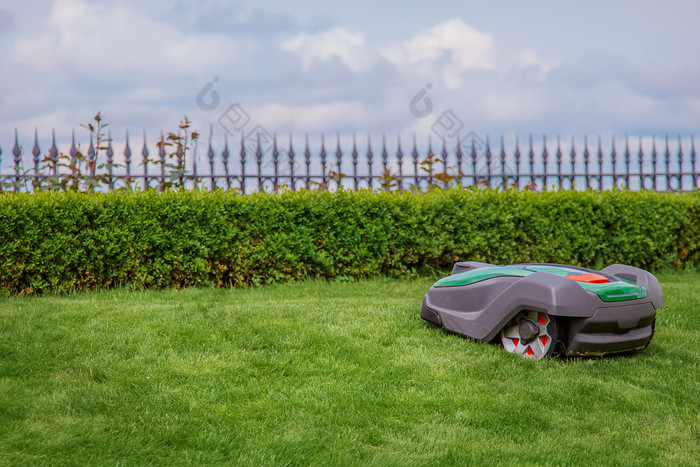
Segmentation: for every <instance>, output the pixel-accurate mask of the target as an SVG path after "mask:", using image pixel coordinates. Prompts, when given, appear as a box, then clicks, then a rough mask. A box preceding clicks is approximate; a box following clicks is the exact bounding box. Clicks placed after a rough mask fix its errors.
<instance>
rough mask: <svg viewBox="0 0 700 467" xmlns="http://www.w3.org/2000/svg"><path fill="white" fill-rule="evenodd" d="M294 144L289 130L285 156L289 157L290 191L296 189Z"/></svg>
mask: <svg viewBox="0 0 700 467" xmlns="http://www.w3.org/2000/svg"><path fill="white" fill-rule="evenodd" d="M295 157H296V155H295V154H294V145H293V144H292V132H291V131H290V132H289V151H287V158H288V159H289V186H290V189H291V190H292V191H295V190H296V180H295V179H294V166H295V165H296V162H295V161H294V158H295Z"/></svg>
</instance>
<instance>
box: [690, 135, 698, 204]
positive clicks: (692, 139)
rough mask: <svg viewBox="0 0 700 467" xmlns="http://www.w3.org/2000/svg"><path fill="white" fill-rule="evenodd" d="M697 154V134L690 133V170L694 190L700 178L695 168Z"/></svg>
mask: <svg viewBox="0 0 700 467" xmlns="http://www.w3.org/2000/svg"><path fill="white" fill-rule="evenodd" d="M696 156H697V153H696V152H695V136H694V135H690V164H691V169H690V172H691V173H692V175H693V190H695V189H696V188H697V187H698V178H699V177H700V174H698V172H697V171H696V169H695V161H696V160H695V158H696Z"/></svg>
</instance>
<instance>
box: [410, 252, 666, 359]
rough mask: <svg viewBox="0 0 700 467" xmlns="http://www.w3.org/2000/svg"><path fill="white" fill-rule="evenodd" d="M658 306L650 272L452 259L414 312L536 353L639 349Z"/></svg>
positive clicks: (529, 354) (509, 348) (620, 267)
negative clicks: (450, 266) (447, 272)
mask: <svg viewBox="0 0 700 467" xmlns="http://www.w3.org/2000/svg"><path fill="white" fill-rule="evenodd" d="M663 304H664V296H663V293H662V292H661V287H660V286H659V282H658V281H657V280H656V277H654V276H653V275H652V274H650V273H648V272H646V271H644V270H642V269H638V268H634V267H631V266H624V265H621V264H614V265H612V266H608V267H607V268H605V269H603V270H601V271H594V270H591V269H584V268H579V267H576V266H565V265H561V264H513V265H509V266H496V265H493V264H487V263H478V262H474V261H469V262H459V263H456V264H455V265H454V268H453V269H452V274H451V275H450V276H448V277H445V278H443V279H441V280H439V281H437V282H436V283H435V284H433V286H432V287H431V288H430V290H429V291H428V293H427V294H426V296H425V299H424V300H423V306H422V307H421V313H420V315H421V318H423V319H424V320H426V321H429V322H431V323H433V324H436V325H438V326H440V327H442V328H444V329H446V330H448V331H450V332H454V333H456V334H460V335H463V336H467V337H471V338H474V339H477V340H480V341H483V342H491V341H496V342H500V343H501V344H502V345H503V347H504V348H505V349H506V350H507V351H508V352H510V353H516V354H521V355H524V356H526V357H530V358H534V359H538V360H539V359H541V358H543V357H547V356H551V355H553V354H555V353H557V354H562V355H565V356H591V355H604V354H608V353H616V352H628V351H634V350H641V349H644V348H646V346H647V345H649V342H650V341H651V338H652V336H653V334H654V326H655V323H656V310H658V309H659V308H660V307H661V306H662V305H663Z"/></svg>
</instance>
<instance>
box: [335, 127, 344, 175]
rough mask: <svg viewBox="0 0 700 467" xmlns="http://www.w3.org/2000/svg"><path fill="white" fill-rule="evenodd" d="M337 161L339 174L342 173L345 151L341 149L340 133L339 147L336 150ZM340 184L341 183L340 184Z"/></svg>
mask: <svg viewBox="0 0 700 467" xmlns="http://www.w3.org/2000/svg"><path fill="white" fill-rule="evenodd" d="M335 161H336V164H337V169H336V170H337V171H338V174H340V173H342V170H341V168H342V162H343V151H342V150H341V149H340V133H338V141H337V146H336V149H335ZM338 184H340V182H339V183H338Z"/></svg>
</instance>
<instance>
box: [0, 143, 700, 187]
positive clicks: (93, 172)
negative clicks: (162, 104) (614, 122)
mask: <svg viewBox="0 0 700 467" xmlns="http://www.w3.org/2000/svg"><path fill="white" fill-rule="evenodd" d="M212 136H213V135H210V137H209V140H208V142H203V141H202V140H201V139H200V140H197V141H196V142H195V143H194V144H193V145H191V147H188V148H187V149H184V148H178V149H177V151H176V152H175V153H170V154H168V153H167V152H166V150H165V145H164V144H162V143H163V142H164V141H165V138H164V137H163V135H161V136H160V138H159V139H158V140H157V141H155V142H154V143H153V145H151V146H149V143H148V139H147V137H146V134H145V133H144V135H143V140H142V141H139V142H138V144H137V145H136V146H137V147H140V148H141V149H140V151H138V152H137V153H135V152H134V151H132V149H131V146H132V144H133V143H132V142H131V141H130V139H129V134H128V133H126V137H125V139H124V141H123V143H122V144H121V145H119V144H117V143H116V142H115V141H114V140H112V138H111V137H109V138H107V139H106V142H105V146H103V147H95V145H94V144H93V141H92V140H91V141H90V145H89V148H88V150H87V151H85V152H84V153H83V152H82V151H81V150H80V145H79V144H76V140H75V132H73V136H72V140H71V141H70V147H69V148H68V150H67V152H62V151H60V150H59V147H58V145H57V144H56V136H55V132H54V133H52V137H51V139H50V140H49V141H48V142H45V143H46V145H49V143H50V145H49V147H48V149H47V150H45V151H44V152H42V149H41V148H40V142H39V141H40V140H39V135H38V132H35V134H34V138H33V142H32V149H31V151H29V153H27V152H26V151H25V150H24V149H23V146H22V145H20V141H19V137H18V135H17V132H16V131H15V141H14V146H13V147H12V149H11V151H10V154H11V158H8V157H7V156H8V155H7V154H5V153H3V152H2V148H1V147H0V190H2V191H36V190H46V189H80V190H97V191H107V190H114V189H130V190H146V189H156V190H165V189H169V188H179V187H182V188H186V189H191V188H194V187H198V188H199V189H205V190H212V189H223V190H235V191H237V192H239V193H250V192H255V191H267V192H279V191H284V190H298V189H301V188H305V189H324V190H330V191H333V190H337V189H338V188H339V187H340V186H341V185H342V186H343V187H344V188H346V189H352V190H359V189H370V190H421V191H425V190H426V189H429V188H431V187H446V186H451V185H461V186H478V187H481V188H484V187H491V188H499V187H509V188H519V189H531V190H543V189H594V190H606V189H611V188H613V187H617V188H622V189H630V190H642V189H646V190H657V191H674V192H680V191H694V190H696V189H697V188H698V187H700V171H699V168H698V163H697V152H696V149H695V139H694V137H693V136H690V137H680V136H679V137H678V138H672V139H669V137H668V136H665V137H663V138H658V139H657V138H655V137H651V138H642V137H639V138H622V139H619V140H617V141H616V140H615V139H614V138H612V137H611V138H610V139H608V140H607V141H606V143H605V144H604V143H603V141H602V138H600V137H598V138H596V139H594V140H592V141H591V140H589V139H588V138H587V137H583V138H581V139H582V140H579V141H577V140H575V139H574V138H570V139H569V138H567V139H562V138H560V137H556V138H554V139H551V140H548V139H547V137H546V136H543V137H542V138H541V139H540V138H535V139H533V138H532V137H531V136H530V137H529V138H527V139H526V140H525V141H521V140H520V139H519V138H518V137H510V138H506V137H501V138H500V141H498V142H497V143H496V144H493V143H491V142H490V140H489V139H488V138H481V137H479V136H478V135H476V134H474V133H470V134H469V135H467V137H465V138H460V139H453V140H451V141H449V142H448V141H444V140H442V141H432V140H431V139H430V137H428V139H427V141H425V142H423V144H422V148H420V146H421V145H420V144H418V143H417V141H416V136H415V135H414V136H413V137H412V138H403V140H402V138H401V137H400V136H397V137H396V139H393V138H392V141H390V143H387V138H386V137H384V136H382V137H381V138H374V139H373V138H372V137H371V136H367V137H364V136H363V137H362V138H358V137H357V136H355V135H353V136H351V137H342V138H341V136H340V135H338V136H337V137H335V138H333V139H332V141H330V142H329V141H327V140H326V138H325V137H324V136H323V135H321V136H320V138H318V139H316V140H314V141H310V139H309V136H308V135H307V136H305V137H303V138H301V142H297V141H295V140H294V138H293V137H292V136H289V137H288V138H284V142H282V141H281V140H280V139H278V138H277V137H276V136H271V137H264V138H263V137H261V135H260V134H249V135H239V137H238V138H237V140H236V141H235V142H234V141H229V140H228V138H225V139H224V141H222V142H220V146H219V148H218V149H217V148H216V147H215V144H214V143H213V138H212ZM263 136H265V135H263ZM67 145H68V142H66V143H65V145H64V146H67ZM115 146H116V147H119V146H121V148H123V149H121V148H120V149H119V150H118V151H115V149H114V148H115ZM314 148H315V150H314ZM3 156H5V159H3Z"/></svg>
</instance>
